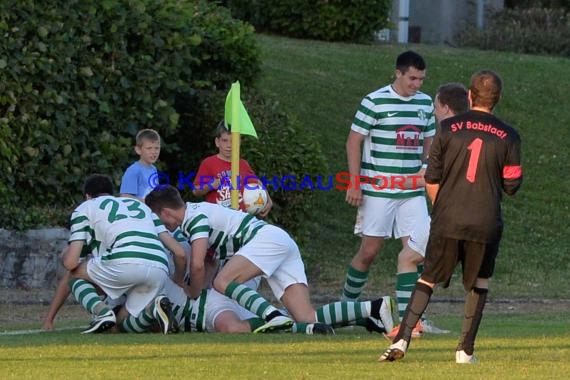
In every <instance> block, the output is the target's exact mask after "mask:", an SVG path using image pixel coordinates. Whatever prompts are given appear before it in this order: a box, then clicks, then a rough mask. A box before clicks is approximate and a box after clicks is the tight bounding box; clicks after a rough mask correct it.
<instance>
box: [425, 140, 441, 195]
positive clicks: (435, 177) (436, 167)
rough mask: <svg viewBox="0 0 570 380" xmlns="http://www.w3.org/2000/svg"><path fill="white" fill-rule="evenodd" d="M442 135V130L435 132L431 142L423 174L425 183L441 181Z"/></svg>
mask: <svg viewBox="0 0 570 380" xmlns="http://www.w3.org/2000/svg"><path fill="white" fill-rule="evenodd" d="M443 135H444V133H443V132H442V131H441V132H440V133H437V134H436V135H435V137H434V139H433V143H432V144H431V148H430V150H429V164H428V167H427V169H426V172H425V175H424V179H425V181H426V183H430V184H437V183H440V182H441V177H442V175H443V157H442V154H443V144H444V143H443Z"/></svg>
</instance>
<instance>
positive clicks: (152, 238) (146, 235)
mask: <svg viewBox="0 0 570 380" xmlns="http://www.w3.org/2000/svg"><path fill="white" fill-rule="evenodd" d="M154 218H156V216H155V215H153V214H152V211H151V210H150V208H148V207H147V206H146V205H145V204H144V203H142V202H140V201H139V200H137V199H134V198H118V197H113V196H110V195H109V196H100V197H97V198H93V199H90V200H87V201H85V202H83V203H82V204H81V205H79V206H78V207H77V208H76V209H75V211H73V214H72V215H71V233H70V237H69V241H70V242H72V241H76V240H83V241H84V242H85V245H87V246H89V245H91V244H92V243H93V242H94V241H96V242H97V243H96V244H97V245H98V247H99V249H98V250H97V253H95V254H98V255H100V256H101V260H117V261H116V262H129V263H140V262H141V260H144V262H145V263H146V264H148V265H152V266H157V267H164V269H165V270H168V259H167V256H166V253H165V248H164V246H163V245H162V243H161V241H160V239H159V238H158V232H157V228H158V227H156V226H155V220H154Z"/></svg>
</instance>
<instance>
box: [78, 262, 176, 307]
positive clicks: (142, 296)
mask: <svg viewBox="0 0 570 380" xmlns="http://www.w3.org/2000/svg"><path fill="white" fill-rule="evenodd" d="M87 274H88V275H89V278H90V279H91V280H92V282H94V283H95V284H97V285H99V287H100V288H101V289H102V290H103V291H104V292H105V294H107V295H108V296H109V297H111V298H112V299H115V298H119V297H120V296H122V295H123V294H125V295H126V296H127V300H126V302H125V306H126V308H127V311H128V312H129V314H130V315H132V316H134V317H138V316H139V314H140V312H141V311H142V310H143V309H144V308H145V307H146V305H148V304H149V303H151V302H152V301H153V300H154V299H155V298H156V296H158V295H159V294H160V291H161V290H162V288H163V287H164V283H165V282H166V280H167V279H168V273H167V269H166V267H165V268H161V267H157V266H151V265H146V264H135V263H132V262H128V263H127V262H116V260H105V261H102V260H101V257H94V258H92V259H90V260H89V261H88V262H87Z"/></svg>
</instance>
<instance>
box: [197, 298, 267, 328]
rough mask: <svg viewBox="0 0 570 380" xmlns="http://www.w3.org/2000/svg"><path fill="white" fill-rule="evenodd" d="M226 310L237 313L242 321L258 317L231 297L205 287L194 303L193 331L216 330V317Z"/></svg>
mask: <svg viewBox="0 0 570 380" xmlns="http://www.w3.org/2000/svg"><path fill="white" fill-rule="evenodd" d="M226 311H231V312H233V313H235V314H236V315H237V316H238V318H239V319H241V320H242V321H244V320H247V319H250V318H257V315H255V314H253V313H252V312H250V311H249V310H247V309H245V308H243V307H242V306H240V305H239V304H238V303H237V302H236V301H234V300H232V299H231V298H228V297H226V296H225V295H223V294H221V293H218V292H217V291H216V290H214V289H205V290H203V291H202V293H201V294H200V297H198V298H197V299H196V300H195V301H194V304H193V305H192V312H191V314H190V325H191V328H192V331H202V332H215V331H216V328H215V326H216V318H218V316H219V315H220V314H221V313H223V312H226Z"/></svg>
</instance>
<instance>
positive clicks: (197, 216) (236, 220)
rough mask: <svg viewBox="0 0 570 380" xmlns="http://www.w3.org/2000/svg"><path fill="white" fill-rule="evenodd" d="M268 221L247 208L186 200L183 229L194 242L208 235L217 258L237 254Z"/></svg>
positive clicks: (221, 258) (209, 243) (209, 244)
mask: <svg viewBox="0 0 570 380" xmlns="http://www.w3.org/2000/svg"><path fill="white" fill-rule="evenodd" d="M266 224H267V223H265V222H264V221H261V220H259V219H257V218H256V217H254V216H253V215H250V214H247V213H245V212H243V211H237V210H233V209H230V208H227V207H224V206H220V205H217V204H214V203H208V202H200V203H190V202H188V203H186V214H185V215H184V221H183V222H182V232H183V233H184V235H185V236H186V237H187V238H188V240H190V242H192V241H194V240H196V239H200V238H207V239H208V246H209V247H210V248H211V249H213V250H214V251H215V258H217V259H220V260H224V259H225V258H227V257H230V256H233V255H234V253H236V252H237V251H238V250H239V249H240V248H241V247H242V246H243V245H244V244H246V243H247V242H249V241H250V240H251V239H252V238H253V237H254V236H255V234H256V233H257V231H259V229H260V228H262V227H263V226H265V225H266Z"/></svg>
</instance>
